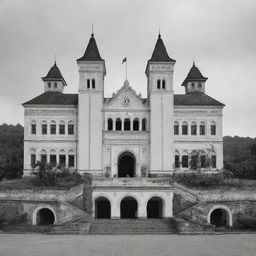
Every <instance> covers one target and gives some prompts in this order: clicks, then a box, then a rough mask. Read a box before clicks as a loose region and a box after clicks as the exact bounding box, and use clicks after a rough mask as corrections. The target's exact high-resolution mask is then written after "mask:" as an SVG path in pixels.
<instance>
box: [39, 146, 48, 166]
mask: <svg viewBox="0 0 256 256" xmlns="http://www.w3.org/2000/svg"><path fill="white" fill-rule="evenodd" d="M40 156H41V163H43V164H46V163H47V152H46V150H44V149H42V150H41V152H40Z"/></svg>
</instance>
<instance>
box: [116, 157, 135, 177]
mask: <svg viewBox="0 0 256 256" xmlns="http://www.w3.org/2000/svg"><path fill="white" fill-rule="evenodd" d="M134 176H135V157H134V155H133V154H132V153H130V152H124V153H123V154H121V155H120V156H119V159H118V177H134Z"/></svg>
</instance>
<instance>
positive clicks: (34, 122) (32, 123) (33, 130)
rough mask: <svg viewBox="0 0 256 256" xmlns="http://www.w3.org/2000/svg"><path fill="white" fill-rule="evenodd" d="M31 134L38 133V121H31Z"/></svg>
mask: <svg viewBox="0 0 256 256" xmlns="http://www.w3.org/2000/svg"><path fill="white" fill-rule="evenodd" d="M31 134H36V121H35V120H32V121H31Z"/></svg>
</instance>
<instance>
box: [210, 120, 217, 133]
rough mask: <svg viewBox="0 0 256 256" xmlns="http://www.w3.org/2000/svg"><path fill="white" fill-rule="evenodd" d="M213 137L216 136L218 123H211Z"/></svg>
mask: <svg viewBox="0 0 256 256" xmlns="http://www.w3.org/2000/svg"><path fill="white" fill-rule="evenodd" d="M211 135H216V123H215V122H211Z"/></svg>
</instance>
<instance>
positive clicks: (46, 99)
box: [23, 91, 78, 105]
mask: <svg viewBox="0 0 256 256" xmlns="http://www.w3.org/2000/svg"><path fill="white" fill-rule="evenodd" d="M41 104H42V105H77V104H78V94H64V93H61V92H52V91H51V92H50V91H48V92H44V93H42V94H40V95H39V96H37V97H35V98H33V99H32V100H30V101H27V102H25V103H23V105H41Z"/></svg>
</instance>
